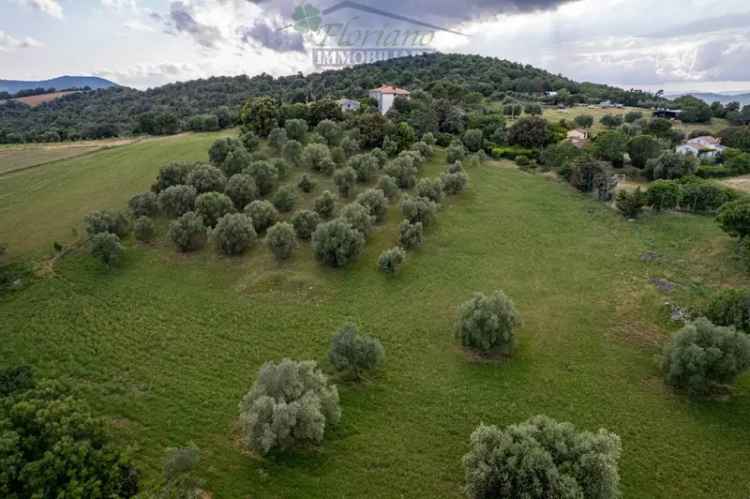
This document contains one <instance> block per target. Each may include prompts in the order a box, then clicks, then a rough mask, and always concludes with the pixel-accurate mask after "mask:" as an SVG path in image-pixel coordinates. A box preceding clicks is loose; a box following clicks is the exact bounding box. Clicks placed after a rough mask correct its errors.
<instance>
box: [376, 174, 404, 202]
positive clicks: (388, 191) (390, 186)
mask: <svg viewBox="0 0 750 499" xmlns="http://www.w3.org/2000/svg"><path fill="white" fill-rule="evenodd" d="M377 188H378V189H380V190H381V191H383V194H385V197H387V198H388V199H389V200H393V199H395V198H396V197H398V194H399V191H400V189H399V186H398V183H397V182H396V179H395V178H393V177H391V176H390V175H383V176H382V177H380V180H378V186H377Z"/></svg>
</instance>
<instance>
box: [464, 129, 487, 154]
mask: <svg viewBox="0 0 750 499" xmlns="http://www.w3.org/2000/svg"><path fill="white" fill-rule="evenodd" d="M463 143H464V146H466V148H467V149H468V150H469V151H470V152H477V151H479V150H480V149H481V148H482V146H483V143H484V137H483V134H482V131H481V130H476V129H473V130H466V133H464V139H463Z"/></svg>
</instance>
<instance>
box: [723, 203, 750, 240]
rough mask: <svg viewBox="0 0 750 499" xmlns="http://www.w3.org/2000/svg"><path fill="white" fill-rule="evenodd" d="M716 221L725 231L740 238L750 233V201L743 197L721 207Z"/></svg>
mask: <svg viewBox="0 0 750 499" xmlns="http://www.w3.org/2000/svg"><path fill="white" fill-rule="evenodd" d="M716 221H717V222H719V226H720V227H721V228H722V230H723V231H724V232H726V233H727V234H729V235H730V236H734V237H739V238H740V239H742V238H744V237H747V236H749V235H750V201H749V200H747V199H741V200H739V201H733V202H731V203H726V204H725V205H724V206H722V207H721V210H720V211H719V215H718V217H716Z"/></svg>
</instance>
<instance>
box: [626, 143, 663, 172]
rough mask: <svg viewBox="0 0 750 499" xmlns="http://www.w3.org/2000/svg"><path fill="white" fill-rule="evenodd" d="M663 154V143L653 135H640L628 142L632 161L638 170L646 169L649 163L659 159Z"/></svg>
mask: <svg viewBox="0 0 750 499" xmlns="http://www.w3.org/2000/svg"><path fill="white" fill-rule="evenodd" d="M661 152H662V146H661V143H660V142H659V141H658V140H657V139H655V138H654V137H652V136H651V135H639V136H637V137H633V138H632V139H630V142H628V154H629V155H630V161H631V162H632V163H633V166H635V167H636V168H641V169H642V168H645V167H646V164H647V163H648V161H649V160H651V159H656V158H658V157H659V155H660V154H661Z"/></svg>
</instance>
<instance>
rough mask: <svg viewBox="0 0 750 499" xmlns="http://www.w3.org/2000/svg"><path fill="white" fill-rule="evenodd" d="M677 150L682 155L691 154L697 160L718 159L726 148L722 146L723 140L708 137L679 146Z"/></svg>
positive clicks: (698, 138)
mask: <svg viewBox="0 0 750 499" xmlns="http://www.w3.org/2000/svg"><path fill="white" fill-rule="evenodd" d="M676 150H677V152H678V153H680V154H686V155H687V154H690V155H692V156H695V157H696V158H716V157H717V156H721V154H722V153H723V152H724V150H726V147H724V146H723V145H721V139H717V138H716V137H711V136H709V135H706V136H703V137H696V138H694V139H690V140H688V141H687V142H685V143H684V144H682V145H679V146H677V149H676Z"/></svg>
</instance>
